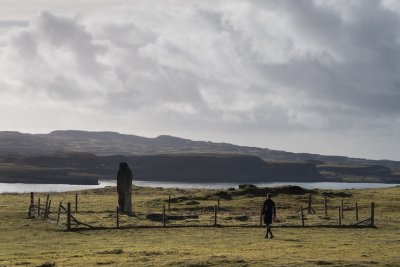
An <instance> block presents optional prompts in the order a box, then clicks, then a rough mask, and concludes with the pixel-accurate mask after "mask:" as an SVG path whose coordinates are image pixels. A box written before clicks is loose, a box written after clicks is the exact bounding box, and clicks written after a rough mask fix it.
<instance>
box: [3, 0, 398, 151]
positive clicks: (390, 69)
mask: <svg viewBox="0 0 400 267" xmlns="http://www.w3.org/2000/svg"><path fill="white" fill-rule="evenodd" d="M399 14H400V8H399V6H398V5H397V4H396V2H395V1H389V0H386V1H363V2H362V3H361V2H359V1H322V0H314V1H312V0H301V1H289V0H279V1H278V0H268V1H261V0H260V1H240V0H238V1H223V0H221V1H202V2H198V1H155V0H150V1H135V2H132V3H125V4H123V5H107V8H98V9H96V11H95V12H88V8H85V12H82V13H73V12H70V11H68V12H66V13H65V14H60V13H56V12H54V11H52V10H47V11H46V10H45V11H42V12H41V13H40V14H38V15H37V16H36V17H34V18H31V19H30V21H29V23H20V22H16V23H12V22H0V25H6V26H7V27H8V26H9V25H10V23H11V24H15V25H17V26H19V27H13V28H10V29H9V30H8V35H7V37H5V38H4V39H3V40H0V72H1V73H2V76H1V77H0V87H1V91H0V97H1V98H0V103H2V105H5V106H7V107H8V109H9V110H13V109H14V110H15V109H16V108H17V107H18V106H21V105H23V106H24V107H25V110H31V112H33V113H34V111H35V110H37V106H38V105H40V107H41V108H44V109H46V108H47V109H48V110H50V111H54V112H49V114H48V115H46V117H47V121H49V124H50V125H56V126H57V127H58V126H59V124H58V123H55V121H56V120H57V119H56V118H55V116H52V114H59V113H63V114H65V113H70V114H71V118H70V119H67V120H68V121H70V122H71V123H70V124H68V125H71V127H73V125H74V124H73V123H72V121H73V119H72V118H73V117H76V118H75V120H76V125H77V126H79V127H81V126H82V125H86V128H87V129H97V127H103V128H106V129H109V130H114V129H118V130H124V131H125V132H133V133H141V132H140V131H139V132H137V130H138V129H143V128H145V129H149V130H148V132H145V133H150V132H151V133H156V134H157V133H162V132H168V133H175V134H176V135H180V133H181V132H183V133H184V134H186V135H187V136H189V137H191V136H198V137H199V138H208V137H209V136H213V134H215V136H219V137H218V138H216V139H219V140H224V136H230V137H229V138H232V139H231V140H233V139H234V140H239V143H246V142H249V141H248V136H252V135H254V136H256V135H257V136H258V137H257V138H255V139H254V140H253V142H254V143H252V144H253V145H256V143H262V144H260V145H263V144H265V145H266V146H271V145H273V144H271V143H270V142H268V140H267V141H265V140H263V138H262V136H269V137H271V140H274V142H277V143H274V144H278V146H279V145H285V141H284V139H283V137H282V138H281V139H279V138H278V139H279V140H280V142H278V141H276V140H278V139H276V138H277V137H279V136H284V135H289V134H290V135H291V136H296V135H297V136H309V139H308V140H309V142H312V141H313V140H323V139H324V138H322V136H325V137H326V138H325V139H327V138H330V137H332V136H340V138H350V139H352V138H355V137H354V136H355V135H360V134H363V135H366V136H368V138H365V140H369V141H365V142H372V140H374V139H376V138H377V137H379V136H381V135H382V132H386V133H387V135H388V136H393V135H392V133H395V132H398V130H399V128H400V127H399V120H400V116H399V114H400V105H398V103H399V102H400V76H399V75H398V73H399V69H400V46H399V44H400V34H399V33H400V31H399V27H400V16H399ZM38 114H43V113H42V112H39V111H38ZM72 114H74V115H72ZM77 114H78V115H77ZM79 114H81V116H80V115H79ZM20 117H23V116H22V115H21V116H20ZM21 123H22V122H21ZM21 123H18V122H15V124H10V125H16V126H15V127H20V126H18V125H20V124H21ZM52 123H53V124H52ZM122 124H125V125H122ZM56 126H54V127H56ZM42 128H45V125H44V124H43V127H42ZM75 128H77V127H75ZM83 128H85V127H83ZM204 129H207V131H209V133H203V135H201V132H202V131H204ZM233 132H235V133H236V135H237V136H236V135H235V134H233ZM234 135H235V136H234ZM340 138H339V137H338V138H337V141H335V145H332V146H330V145H329V144H323V142H322V141H319V144H318V145H320V146H321V151H316V152H321V153H323V152H324V151H326V152H327V153H340V150H338V149H337V147H338V145H337V144H338V143H340V141H338V140H340ZM391 138H392V137H391ZM211 139H212V138H211ZM240 140H242V141H240ZM225 141H229V140H225ZM303 143H304V141H301V142H299V143H298V144H297V147H296V145H294V144H292V147H293V148H294V149H295V150H296V149H298V150H305V149H306V145H304V144H303ZM346 145H347V146H348V144H346ZM388 146H389V145H385V147H386V148H382V152H381V154H379V155H384V153H385V152H384V151H385V149H387V147H388ZM348 147H351V146H348ZM285 148H286V149H289V150H290V148H288V147H285ZM351 148H352V149H356V145H354V146H353V147H351ZM324 149H325V150H324ZM374 149H375V148H374ZM292 150H293V149H292ZM346 153H347V152H346ZM348 153H350V154H351V151H350V152H348ZM371 155H372V154H371ZM390 155H391V154H390ZM372 156H373V157H378V156H377V155H375V156H374V155H372Z"/></svg>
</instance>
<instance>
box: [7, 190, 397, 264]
mask: <svg viewBox="0 0 400 267" xmlns="http://www.w3.org/2000/svg"><path fill="white" fill-rule="evenodd" d="M324 192H325V193H330V194H328V200H329V202H328V203H329V206H330V209H329V211H328V216H325V215H324V210H323V193H324ZM216 193H218V191H215V190H181V189H160V188H136V189H135V190H134V205H133V207H134V210H135V216H133V217H128V216H125V215H124V216H121V226H125V227H138V226H141V227H144V226H152V227H153V228H132V229H110V230H96V231H79V232H66V231H64V228H63V227H60V226H58V225H56V224H54V223H51V222H49V221H46V220H42V219H40V218H35V219H27V216H26V214H27V213H26V210H27V207H28V204H29V195H28V194H0V227H1V230H0V231H1V232H0V266H41V265H43V264H45V263H48V264H49V265H48V266H51V264H53V263H54V264H55V266H79V265H80V266H103V265H105V266H161V265H162V266H221V265H222V266H321V265H325V266H376V265H378V266H399V265H400V255H399V251H400V198H399V195H400V188H399V187H396V188H389V189H373V190H343V191H327V190H323V191H322V190H318V191H315V192H313V202H314V204H313V207H314V208H315V210H316V212H317V214H315V215H308V216H307V220H306V225H308V226H312V225H317V224H324V225H335V224H337V223H338V218H337V205H338V203H340V201H341V200H344V204H345V205H344V206H345V214H344V216H345V218H344V220H343V224H353V223H354V222H355V210H354V204H355V202H357V203H358V205H359V206H360V207H361V208H360V219H365V218H367V217H368V216H369V204H370V202H371V201H372V200H373V201H374V202H375V203H376V213H375V216H376V225H377V228H376V229H371V228H364V229H352V228H347V229H342V228H340V229H339V228H284V227H282V228H275V229H274V230H273V231H274V234H275V238H274V239H264V238H263V237H264V229H263V228H257V227H255V226H256V225H257V224H258V223H259V216H258V213H259V206H260V205H261V204H262V202H263V200H264V197H262V196H257V194H251V193H248V192H247V193H246V192H242V193H243V194H240V192H238V191H236V192H235V193H236V194H234V193H232V191H231V192H228V193H227V194H226V195H228V196H230V197H232V199H231V200H225V199H221V211H220V213H219V214H218V224H220V225H221V226H220V227H210V226H211V225H212V224H213V211H212V207H213V206H214V204H216ZM343 193H344V194H343ZM168 195H171V197H172V200H173V201H174V203H172V204H171V212H170V214H171V215H174V214H175V215H197V216H198V219H186V220H182V221H169V222H168V225H170V226H193V227H167V228H162V227H160V228H156V226H161V225H162V222H160V221H151V220H148V219H147V218H146V216H147V215H148V214H150V213H154V214H157V213H158V214H159V213H160V212H161V211H162V206H163V204H166V202H165V200H166V199H168ZM339 196H342V197H339ZM38 197H40V198H41V200H42V203H43V199H45V194H36V195H35V201H36V200H37V198H38ZM182 197H186V198H182ZM50 198H51V200H52V206H53V208H52V209H53V211H56V206H58V205H56V203H57V204H58V203H59V202H63V203H66V202H68V201H71V202H73V200H74V193H58V194H57V193H52V194H51V195H50ZM228 198H229V197H228ZM274 200H275V201H276V203H277V206H278V219H279V220H278V222H277V223H275V225H276V226H288V225H299V224H300V212H299V207H300V206H301V205H302V206H304V207H305V206H306V205H307V195H306V194H283V193H280V194H278V193H277V194H275V197H274ZM193 201H197V202H198V204H196V203H195V202H193ZM79 203H80V205H79V213H77V214H74V216H76V217H77V218H78V219H79V220H81V221H83V222H85V223H88V224H91V225H94V226H103V227H115V206H116V203H117V196H116V192H115V188H106V189H99V190H87V191H82V192H79ZM188 203H189V204H191V205H188ZM64 219H65V218H64V217H62V218H61V220H62V221H63V220H64ZM244 226H254V227H244Z"/></svg>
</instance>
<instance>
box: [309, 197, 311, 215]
mask: <svg viewBox="0 0 400 267" xmlns="http://www.w3.org/2000/svg"><path fill="white" fill-rule="evenodd" d="M310 213H311V194H308V214H310Z"/></svg>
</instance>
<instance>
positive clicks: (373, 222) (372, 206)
mask: <svg viewBox="0 0 400 267" xmlns="http://www.w3.org/2000/svg"><path fill="white" fill-rule="evenodd" d="M371 226H372V227H374V226H375V203H374V202H371Z"/></svg>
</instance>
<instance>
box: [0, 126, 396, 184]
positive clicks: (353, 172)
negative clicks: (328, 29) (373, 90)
mask: <svg viewBox="0 0 400 267" xmlns="http://www.w3.org/2000/svg"><path fill="white" fill-rule="evenodd" d="M121 161H126V162H128V164H129V165H130V166H131V167H132V169H133V172H134V176H135V179H137V180H147V181H180V182H238V183H239V182H240V183H244V182H294V181H295V182H316V181H320V182H323V181H330V182H387V183H400V171H399V170H400V162H398V161H389V160H367V159H358V158H348V157H341V156H323V155H317V154H306V153H290V152H284V151H276V150H270V149H267V148H257V147H246V146H236V145H232V144H227V143H212V142H204V141H192V140H189V139H182V138H178V137H173V136H166V135H161V136H158V137H156V138H146V137H140V136H135V135H124V134H119V133H115V132H85V131H54V132H51V133H50V134H23V133H19V132H0V182H23V183H70V184H95V183H97V180H98V179H115V178H116V172H117V169H118V164H119V163H120V162H121Z"/></svg>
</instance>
